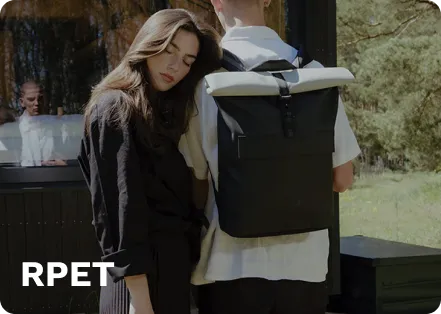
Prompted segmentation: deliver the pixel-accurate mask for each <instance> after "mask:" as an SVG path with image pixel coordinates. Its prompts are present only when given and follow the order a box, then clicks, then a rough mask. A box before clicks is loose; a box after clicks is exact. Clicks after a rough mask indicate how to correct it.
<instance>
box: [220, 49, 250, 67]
mask: <svg viewBox="0 0 441 314" xmlns="http://www.w3.org/2000/svg"><path fill="white" fill-rule="evenodd" d="M222 51H223V56H222V61H221V65H222V67H223V68H224V69H225V70H227V71H229V72H246V68H245V65H244V64H243V62H242V60H240V59H239V57H237V56H236V55H235V54H234V53H232V52H230V51H228V50H226V49H222Z"/></svg>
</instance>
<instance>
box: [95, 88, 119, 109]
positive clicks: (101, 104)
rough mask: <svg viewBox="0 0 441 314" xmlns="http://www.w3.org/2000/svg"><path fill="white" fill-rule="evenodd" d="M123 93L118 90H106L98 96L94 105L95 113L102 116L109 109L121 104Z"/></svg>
mask: <svg viewBox="0 0 441 314" xmlns="http://www.w3.org/2000/svg"><path fill="white" fill-rule="evenodd" d="M122 97H123V92H122V91H118V90H108V91H105V92H103V93H102V94H101V95H99V96H98V97H97V99H96V103H95V111H96V112H97V113H98V114H100V115H103V114H105V113H108V112H109V109H111V108H113V107H115V106H117V105H118V104H119V103H121V101H122Z"/></svg>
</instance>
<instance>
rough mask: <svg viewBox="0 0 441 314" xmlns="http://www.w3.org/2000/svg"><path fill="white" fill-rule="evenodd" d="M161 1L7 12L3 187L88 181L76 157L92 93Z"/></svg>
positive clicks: (75, 1)
mask: <svg viewBox="0 0 441 314" xmlns="http://www.w3.org/2000/svg"><path fill="white" fill-rule="evenodd" d="M158 3H160V4H158ZM161 3H165V1H142V2H140V1H136V0H121V1H107V0H69V1H51V0H49V1H48V0H46V1H43V0H38V1H35V0H21V1H12V2H9V3H7V4H6V5H5V6H4V7H3V9H2V11H1V15H0V182H1V183H5V182H7V183H17V182H45V181H54V182H55V181H56V182H58V181H81V180H82V176H81V173H80V171H79V167H78V165H77V162H76V157H77V154H78V152H79V147H80V140H81V136H82V134H83V116H82V109H83V107H84V105H85V104H86V103H87V101H88V98H89V96H90V91H91V88H92V87H93V86H94V85H95V84H97V83H98V82H99V81H100V80H101V78H103V77H104V76H105V75H106V74H107V73H108V72H109V71H110V70H112V69H113V68H114V67H115V66H116V65H117V64H118V62H119V61H120V60H121V58H122V57H123V56H124V54H125V53H126V51H127V50H128V48H129V45H130V43H131V42H132V40H133V39H134V37H135V35H136V33H137V31H138V30H139V28H140V27H141V26H142V24H143V23H144V22H145V21H146V20H147V18H148V17H149V16H150V15H151V14H152V13H153V12H155V11H157V9H160V5H161Z"/></svg>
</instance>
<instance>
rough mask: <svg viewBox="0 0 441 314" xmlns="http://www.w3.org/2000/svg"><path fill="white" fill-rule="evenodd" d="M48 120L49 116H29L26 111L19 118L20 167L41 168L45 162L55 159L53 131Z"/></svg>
mask: <svg viewBox="0 0 441 314" xmlns="http://www.w3.org/2000/svg"><path fill="white" fill-rule="evenodd" d="M48 118H50V116H46V115H37V116H31V115H30V114H29V113H28V112H27V111H24V112H23V114H22V115H21V116H20V118H19V128H20V133H21V138H22V145H21V166H22V167H32V166H42V165H45V161H50V160H53V159H55V158H54V157H55V156H53V152H54V135H53V129H52V127H51V121H49V120H50V119H48ZM45 120H46V121H45Z"/></svg>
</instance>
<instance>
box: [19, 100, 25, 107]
mask: <svg viewBox="0 0 441 314" xmlns="http://www.w3.org/2000/svg"><path fill="white" fill-rule="evenodd" d="M19 101H20V105H21V107H22V108H25V107H26V106H25V105H24V102H23V98H22V97H20V98H19Z"/></svg>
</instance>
